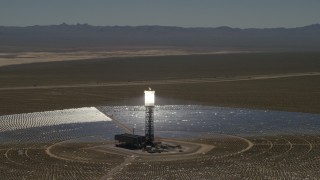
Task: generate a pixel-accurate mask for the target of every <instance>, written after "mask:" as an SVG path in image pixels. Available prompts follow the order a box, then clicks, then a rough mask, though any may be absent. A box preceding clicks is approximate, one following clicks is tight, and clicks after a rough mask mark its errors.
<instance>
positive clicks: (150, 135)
mask: <svg viewBox="0 0 320 180" xmlns="http://www.w3.org/2000/svg"><path fill="white" fill-rule="evenodd" d="M145 118H146V120H145V121H146V122H145V138H146V143H145V145H146V146H154V126H153V120H154V106H146V116H145Z"/></svg>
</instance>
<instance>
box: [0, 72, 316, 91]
mask: <svg viewBox="0 0 320 180" xmlns="http://www.w3.org/2000/svg"><path fill="white" fill-rule="evenodd" d="M319 75H320V72H305V73H290V74H268V75H255V76H235V77H226V78H225V77H214V78H191V79H166V80H154V81H131V82H111V83H99V84H73V85H49V86H23V87H3V88H0V91H6V90H29V89H60V88H85V87H115V86H139V85H147V86H149V85H165V84H195V83H218V82H232V81H252V80H264V79H278V78H290V77H303V76H319Z"/></svg>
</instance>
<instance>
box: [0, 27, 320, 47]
mask: <svg viewBox="0 0 320 180" xmlns="http://www.w3.org/2000/svg"><path fill="white" fill-rule="evenodd" d="M135 47H145V48H157V47H170V48H212V49H263V50H280V51H281V50H289V51H290V50H294V51H296V50H300V51H319V50H320V24H313V25H309V26H304V27H297V28H265V29H258V28H248V29H240V28H231V27H225V26H224V27H217V28H183V27H170V26H91V25H88V24H76V25H68V24H65V23H63V24H60V25H48V26H28V27H6V26H0V48H1V51H6V50H8V51H14V50H17V51H19V50H50V49H51V50H52V49H61V50H62V49H95V48H135Z"/></svg>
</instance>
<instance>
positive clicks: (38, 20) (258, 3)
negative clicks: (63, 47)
mask: <svg viewBox="0 0 320 180" xmlns="http://www.w3.org/2000/svg"><path fill="white" fill-rule="evenodd" d="M62 22H66V23H68V24H76V23H88V24H92V25H103V26H105V25H167V26H183V27H217V26H231V27H241V28H245V27H297V26H304V25H309V24H314V23H320V0H0V25H6V26H26V25H50V24H60V23H62Z"/></svg>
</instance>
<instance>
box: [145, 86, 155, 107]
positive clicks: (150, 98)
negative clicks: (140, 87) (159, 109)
mask: <svg viewBox="0 0 320 180" xmlns="http://www.w3.org/2000/svg"><path fill="white" fill-rule="evenodd" d="M154 93H155V91H152V90H151V88H149V90H147V91H144V105H145V106H154Z"/></svg>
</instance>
